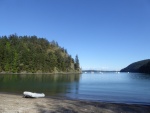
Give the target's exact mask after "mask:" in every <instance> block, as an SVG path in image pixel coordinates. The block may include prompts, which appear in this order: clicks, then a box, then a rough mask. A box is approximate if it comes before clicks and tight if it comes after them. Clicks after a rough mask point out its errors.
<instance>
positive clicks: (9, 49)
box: [0, 34, 80, 73]
mask: <svg viewBox="0 0 150 113" xmlns="http://www.w3.org/2000/svg"><path fill="white" fill-rule="evenodd" d="M79 71H80V67H79V59H78V56H77V55H76V56H75V59H73V58H72V57H71V55H69V54H68V53H67V50H66V49H64V48H63V47H60V46H59V45H58V43H57V42H55V41H52V42H49V41H48V40H46V39H44V38H38V37H37V36H17V35H16V34H14V35H10V36H1V37H0V72H13V73H53V72H79Z"/></svg>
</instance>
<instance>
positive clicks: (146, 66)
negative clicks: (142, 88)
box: [120, 59, 150, 74]
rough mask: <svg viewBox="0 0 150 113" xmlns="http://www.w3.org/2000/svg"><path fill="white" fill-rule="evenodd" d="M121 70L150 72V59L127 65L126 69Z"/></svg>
mask: <svg viewBox="0 0 150 113" xmlns="http://www.w3.org/2000/svg"><path fill="white" fill-rule="evenodd" d="M120 71H121V72H137V73H149V74H150V59H146V60H142V61H138V62H134V63H132V64H130V65H129V66H127V67H126V68H124V69H121V70H120Z"/></svg>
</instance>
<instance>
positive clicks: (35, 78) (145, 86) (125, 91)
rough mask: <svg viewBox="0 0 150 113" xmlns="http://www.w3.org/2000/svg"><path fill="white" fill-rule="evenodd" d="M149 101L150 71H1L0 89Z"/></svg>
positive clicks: (81, 97)
mask: <svg viewBox="0 0 150 113" xmlns="http://www.w3.org/2000/svg"><path fill="white" fill-rule="evenodd" d="M24 91H31V92H37V93H45V94H46V97H49V96H57V97H60V96H61V97H67V98H71V99H79V100H88V101H97V102H112V103H128V104H143V105H150V75H149V74H140V73H115V72H103V73H102V72H101V73H98V72H97V73H83V74H43V75H42V74H0V92H1V93H14V94H23V92H24Z"/></svg>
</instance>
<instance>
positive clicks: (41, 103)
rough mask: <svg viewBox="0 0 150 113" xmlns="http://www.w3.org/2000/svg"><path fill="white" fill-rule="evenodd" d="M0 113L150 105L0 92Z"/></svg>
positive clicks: (114, 110) (124, 110)
mask: <svg viewBox="0 0 150 113" xmlns="http://www.w3.org/2000/svg"><path fill="white" fill-rule="evenodd" d="M0 113H150V105H129V104H115V103H105V102H90V101H83V100H70V99H64V98H23V95H13V94H0Z"/></svg>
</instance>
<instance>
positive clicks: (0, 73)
mask: <svg viewBox="0 0 150 113" xmlns="http://www.w3.org/2000/svg"><path fill="white" fill-rule="evenodd" d="M2 74H12V75H13V74H17V75H25V74H26V75H28V74H29V75H30V74H35V75H36V74H38V75H39V74H41V75H48V74H82V72H57V73H11V72H0V75H2Z"/></svg>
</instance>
